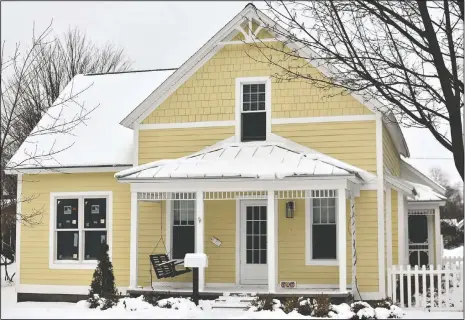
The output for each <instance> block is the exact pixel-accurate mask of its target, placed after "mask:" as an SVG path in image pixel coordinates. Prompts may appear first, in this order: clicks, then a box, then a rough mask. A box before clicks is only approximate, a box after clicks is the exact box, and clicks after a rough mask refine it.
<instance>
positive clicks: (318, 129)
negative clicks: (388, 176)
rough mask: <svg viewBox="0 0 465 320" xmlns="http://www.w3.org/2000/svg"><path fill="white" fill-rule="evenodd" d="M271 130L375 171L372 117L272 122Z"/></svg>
mask: <svg viewBox="0 0 465 320" xmlns="http://www.w3.org/2000/svg"><path fill="white" fill-rule="evenodd" d="M272 132H273V133H276V134H278V135H280V136H283V137H284V138H288V139H290V140H292V141H294V142H297V143H300V144H302V145H304V146H306V147H309V148H312V149H315V150H316V151H319V152H322V153H325V154H327V155H329V156H331V157H334V158H336V159H338V160H341V161H344V162H347V163H349V164H351V165H354V166H357V167H360V168H362V169H365V170H367V171H370V172H373V173H374V172H376V123H375V121H374V120H373V121H353V122H335V123H307V124H281V125H273V126H272ZM322 139H323V140H322Z"/></svg>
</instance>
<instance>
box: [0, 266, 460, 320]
mask: <svg viewBox="0 0 465 320" xmlns="http://www.w3.org/2000/svg"><path fill="white" fill-rule="evenodd" d="M14 269H15V266H14V265H10V266H9V268H8V271H9V273H11V272H14V271H13V270H14ZM3 273H4V271H3V269H2V272H1V275H2V280H1V284H2V292H1V318H2V319H21V318H22V319H27V318H34V319H65V318H68V319H111V318H114V319H160V318H166V319H183V318H184V319H186V318H189V319H218V318H221V319H270V318H272V319H283V318H284V319H312V317H306V316H302V315H300V314H298V313H297V312H292V313H289V314H285V313H284V312H283V311H281V310H277V311H260V312H252V311H243V310H235V309H232V310H231V309H212V308H211V304H212V301H200V307H201V308H198V307H196V306H195V305H194V304H193V303H192V302H190V301H186V300H185V299H173V301H174V302H175V305H176V307H177V308H178V309H177V310H175V309H174V308H172V309H166V308H159V307H154V306H152V305H150V304H149V303H147V302H144V301H142V299H129V298H125V299H122V300H121V301H120V302H119V303H118V305H117V306H115V307H114V308H111V309H109V310H105V311H100V310H96V309H89V308H87V302H85V301H81V302H79V303H66V302H20V303H17V302H16V292H15V287H14V285H12V284H7V283H5V281H4V280H3ZM125 305H126V306H125ZM404 318H407V319H462V313H461V312H425V311H406V314H405V316H404Z"/></svg>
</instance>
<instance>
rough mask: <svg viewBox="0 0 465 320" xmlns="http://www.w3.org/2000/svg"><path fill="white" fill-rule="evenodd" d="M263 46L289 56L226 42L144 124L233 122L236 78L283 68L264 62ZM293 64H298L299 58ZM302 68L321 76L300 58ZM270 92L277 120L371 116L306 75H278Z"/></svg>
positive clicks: (263, 73)
mask: <svg viewBox="0 0 465 320" xmlns="http://www.w3.org/2000/svg"><path fill="white" fill-rule="evenodd" d="M262 32H265V31H262ZM267 45H271V46H273V45H275V44H273V43H269V44H267ZM276 45H277V44H276ZM261 50H262V52H263V53H265V54H267V55H268V56H271V57H272V58H273V59H277V61H279V59H282V58H283V55H284V53H281V54H280V53H279V51H278V52H276V51H272V49H269V48H268V49H267V48H260V49H259V48H257V47H255V46H250V45H241V44H239V45H228V46H225V47H224V48H223V49H221V50H220V51H219V52H218V53H217V54H216V55H215V56H213V57H212V58H211V59H210V60H209V61H207V62H206V63H205V64H204V65H203V66H202V67H201V68H200V69H199V70H197V71H196V72H195V73H194V74H193V75H192V76H191V77H190V78H189V79H188V80H187V81H186V82H185V83H184V84H182V85H181V86H180V87H179V88H178V89H177V90H176V91H175V92H174V93H172V94H171V95H170V96H169V97H168V98H167V99H166V100H165V101H164V102H163V103H162V104H161V105H160V106H158V108H157V109H155V110H154V111H153V112H152V113H151V114H150V115H149V116H148V117H147V118H146V119H144V120H143V122H142V123H143V124H150V123H180V122H199V121H222V120H234V114H235V113H234V109H235V101H234V99H235V86H236V84H235V79H236V78H237V77H258V76H269V75H271V74H275V73H276V72H279V71H280V70H279V68H278V67H276V66H273V65H272V64H267V63H264V62H260V59H261V58H262V57H263V56H262V53H261ZM288 63H290V64H291V65H293V64H297V63H299V61H298V60H295V61H288ZM300 66H304V67H303V69H302V67H301V68H299V71H301V72H304V73H309V74H312V75H313V76H319V77H322V74H321V73H319V72H318V71H317V69H316V68H314V67H312V66H310V65H309V64H308V63H305V62H304V61H300ZM271 91H272V92H271V96H272V117H273V118H296V117H318V116H331V115H332V116H341V115H363V114H372V112H371V111H370V110H369V109H368V108H367V107H365V106H364V105H362V104H361V103H360V102H358V101H357V100H356V99H354V98H353V97H352V96H350V95H343V94H340V90H338V89H331V90H329V91H327V90H323V89H319V88H317V87H316V86H314V85H312V84H310V83H308V82H306V81H304V80H302V79H296V80H291V81H283V82H278V81H276V80H275V79H274V78H273V79H272V84H271Z"/></svg>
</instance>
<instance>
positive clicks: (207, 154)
mask: <svg viewBox="0 0 465 320" xmlns="http://www.w3.org/2000/svg"><path fill="white" fill-rule="evenodd" d="M233 138H234V137H231V138H228V139H226V140H223V141H221V142H219V143H217V144H215V145H213V146H210V147H207V148H205V149H203V150H201V151H199V152H197V153H194V154H192V155H190V156H187V157H182V158H179V159H174V160H160V161H154V162H151V163H148V164H145V165H141V166H138V167H134V168H130V169H126V170H123V171H120V172H118V173H117V174H116V175H115V177H116V178H118V179H119V180H158V179H160V180H168V179H173V178H184V179H191V178H196V179H199V178H200V179H202V178H256V179H269V180H275V179H283V178H286V177H298V176H307V177H308V176H312V177H316V176H319V177H323V176H325V177H328V176H330V177H349V176H351V177H353V178H354V179H356V180H358V181H367V180H370V179H372V178H373V175H372V174H370V173H368V172H366V171H364V170H362V169H359V168H356V167H354V166H352V165H349V164H346V163H344V162H341V161H339V160H336V159H334V158H331V157H329V156H326V155H324V154H322V153H319V152H317V151H314V150H312V149H308V148H306V147H303V146H300V145H298V144H296V143H294V142H291V141H289V140H287V139H284V138H282V137H279V136H276V135H273V136H272V138H271V139H270V140H268V141H252V142H235V141H234V139H233Z"/></svg>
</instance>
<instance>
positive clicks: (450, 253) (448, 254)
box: [443, 246, 463, 257]
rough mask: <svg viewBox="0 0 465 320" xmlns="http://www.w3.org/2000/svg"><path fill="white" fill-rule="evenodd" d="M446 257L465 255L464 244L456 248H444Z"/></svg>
mask: <svg viewBox="0 0 465 320" xmlns="http://www.w3.org/2000/svg"><path fill="white" fill-rule="evenodd" d="M443 255H444V257H463V246H460V247H457V248H454V249H450V250H448V249H444V254H443Z"/></svg>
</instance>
